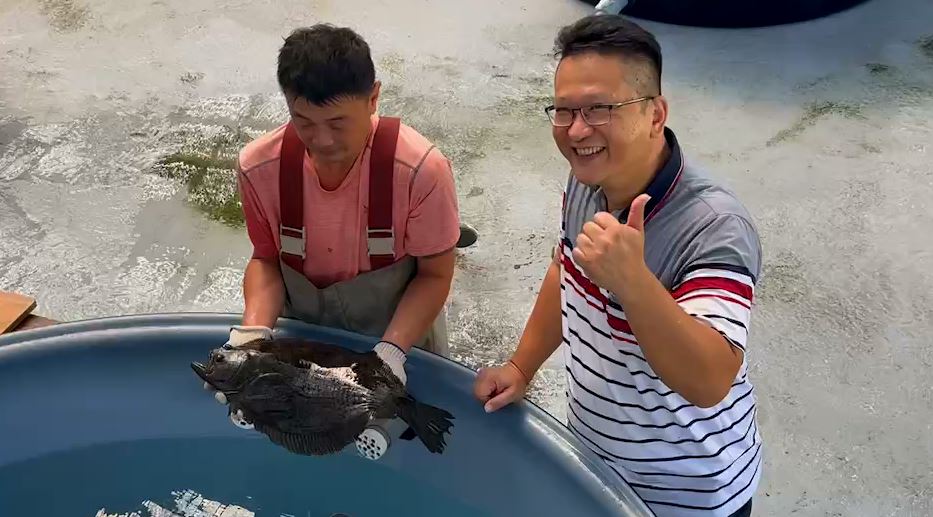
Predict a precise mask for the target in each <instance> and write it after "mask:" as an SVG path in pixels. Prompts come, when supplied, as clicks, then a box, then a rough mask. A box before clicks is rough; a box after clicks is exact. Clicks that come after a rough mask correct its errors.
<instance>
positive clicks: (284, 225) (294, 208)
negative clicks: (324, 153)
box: [279, 123, 306, 274]
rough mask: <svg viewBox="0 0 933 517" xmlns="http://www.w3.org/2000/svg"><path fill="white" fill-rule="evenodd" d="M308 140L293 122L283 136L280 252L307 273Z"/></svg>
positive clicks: (296, 269) (280, 163) (285, 259)
mask: <svg viewBox="0 0 933 517" xmlns="http://www.w3.org/2000/svg"><path fill="white" fill-rule="evenodd" d="M305 154H306V153H305V144H304V143H303V142H302V141H301V139H300V138H298V132H297V131H295V127H294V126H293V125H292V124H291V123H289V124H288V125H287V126H286V127H285V135H284V137H283V138H282V154H281V159H280V161H279V204H280V208H279V215H280V217H281V224H280V225H279V241H280V242H281V246H280V248H279V253H280V254H281V256H282V261H283V262H285V264H287V265H288V266H289V267H291V268H292V269H294V270H295V271H297V272H299V273H301V274H304V259H305V225H304V213H303V210H302V208H303V205H304V185H303V182H302V176H303V175H304V159H305Z"/></svg>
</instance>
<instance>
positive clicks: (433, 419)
mask: <svg viewBox="0 0 933 517" xmlns="http://www.w3.org/2000/svg"><path fill="white" fill-rule="evenodd" d="M398 414H399V417H400V418H401V419H402V420H404V421H405V423H406V424H408V425H409V426H410V427H411V430H412V431H414V433H415V434H417V435H418V438H420V439H421V442H422V443H423V444H424V445H425V447H427V448H428V450H429V451H431V452H433V453H441V452H443V451H444V448H445V447H446V445H447V444H446V442H445V441H444V433H448V432H449V431H450V428H451V427H453V422H451V420H453V418H454V416H453V415H451V414H450V413H449V412H447V411H445V410H443V409H441V408H438V407H434V406H431V405H428V404H424V403H422V402H418V401H417V400H415V399H413V398H411V397H410V396H409V397H400V398H399V399H398Z"/></svg>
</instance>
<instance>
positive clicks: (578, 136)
mask: <svg viewBox="0 0 933 517" xmlns="http://www.w3.org/2000/svg"><path fill="white" fill-rule="evenodd" d="M592 134H593V126H591V125H589V124H587V123H586V121H585V120H583V114H582V113H580V112H579V111H575V112H573V120H572V121H571V122H570V126H568V127H567V136H569V137H570V139H571V140H583V139H584V138H586V137H588V136H590V135H592Z"/></svg>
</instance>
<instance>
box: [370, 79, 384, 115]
mask: <svg viewBox="0 0 933 517" xmlns="http://www.w3.org/2000/svg"><path fill="white" fill-rule="evenodd" d="M381 89H382V83H381V82H380V81H376V82H375V83H373V92H372V93H371V94H370V95H369V113H370V114H373V113H376V110H377V109H379V92H380V91H381Z"/></svg>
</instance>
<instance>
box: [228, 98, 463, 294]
mask: <svg viewBox="0 0 933 517" xmlns="http://www.w3.org/2000/svg"><path fill="white" fill-rule="evenodd" d="M378 120H379V119H378V115H374V116H373V132H372V133H370V140H369V142H368V143H367V145H366V148H365V149H364V150H363V156H362V159H360V160H357V161H356V165H354V166H353V169H351V171H350V173H349V174H348V175H347V177H346V178H345V179H344V181H343V182H342V183H341V184H340V185H339V186H338V187H337V188H336V189H335V190H332V191H327V190H324V189H323V188H322V187H321V184H320V181H319V179H318V176H317V173H316V172H315V169H314V163H313V160H312V159H307V158H306V159H305V161H304V174H305V180H304V182H303V183H304V222H305V228H306V230H307V234H306V236H307V238H306V244H305V253H306V255H307V258H306V259H305V269H304V273H305V276H306V277H307V278H308V279H309V280H311V282H312V283H314V285H316V286H317V287H319V288H323V287H326V286H328V285H330V284H333V283H335V282H339V281H342V280H346V279H349V278H352V277H354V276H356V275H358V274H359V273H361V272H366V271H369V270H370V265H369V255H368V251H367V247H366V235H365V234H366V222H367V217H368V216H367V212H366V210H367V206H368V205H369V155H370V150H371V146H372V137H373V134H374V132H375V128H376V124H378ZM284 132H285V125H284V124H283V125H282V126H280V127H278V128H277V129H275V130H274V131H272V132H270V133H267V134H265V135H263V136H261V137H259V138H257V139H256V140H254V141H252V142H250V143H249V144H247V145H246V147H244V148H243V150H242V151H241V152H240V156H239V163H238V169H239V173H238V184H239V190H240V199H241V200H242V203H243V213H244V217H245V219H246V230H247V233H248V234H249V238H250V240H251V241H252V243H253V257H255V258H277V257H278V255H279V253H278V245H279V221H280V218H279V157H280V152H281V148H282V135H283V134H284ZM393 198H394V199H393V204H392V210H393V212H392V218H393V226H394V229H395V255H396V258H397V259H401V258H403V257H405V256H406V255H410V256H414V257H421V256H426V255H433V254H436V253H440V252H443V251H446V250H448V249H450V248H452V247H453V246H454V245H455V244H456V242H457V239H459V237H460V217H459V209H458V206H457V192H456V188H455V186H454V177H453V172H452V171H451V168H450V162H449V161H448V160H447V158H446V157H444V155H443V154H442V153H441V152H440V150H438V149H437V148H436V147H434V146H433V145H432V144H431V143H430V142H429V141H428V140H427V139H426V138H425V137H423V136H422V135H420V134H419V133H418V132H417V131H415V130H414V129H412V128H410V127H408V126H406V125H405V124H402V125H401V127H400V129H399V138H398V144H397V146H396V151H395V186H394V188H393Z"/></svg>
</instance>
